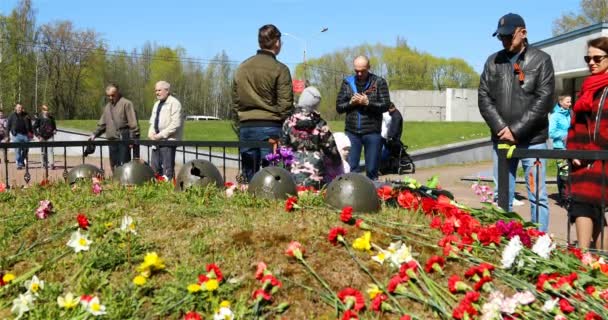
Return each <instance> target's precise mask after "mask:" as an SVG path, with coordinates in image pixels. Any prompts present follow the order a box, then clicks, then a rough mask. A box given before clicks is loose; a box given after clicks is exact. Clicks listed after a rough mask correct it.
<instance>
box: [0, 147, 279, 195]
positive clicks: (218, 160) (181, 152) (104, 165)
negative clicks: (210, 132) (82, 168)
mask: <svg viewBox="0 0 608 320" xmlns="http://www.w3.org/2000/svg"><path fill="white" fill-rule="evenodd" d="M111 145H126V146H132V148H131V150H134V152H133V158H140V159H144V160H149V159H150V155H151V149H152V148H153V147H156V146H172V147H176V165H177V164H178V163H179V162H178V161H179V159H181V163H182V164H183V163H186V162H187V161H190V160H193V159H204V160H208V161H210V162H212V163H214V164H215V165H216V167H218V169H220V172H222V176H223V177H224V180H226V168H227V167H230V168H234V169H236V171H237V173H238V172H239V171H240V165H241V157H240V153H239V152H238V150H239V148H259V147H268V146H269V144H268V143H267V142H230V141H152V140H95V141H86V140H84V141H45V142H20V143H14V142H11V143H0V158H1V161H2V163H3V165H4V168H3V170H2V172H1V173H0V181H2V180H4V184H5V185H6V187H8V188H10V187H15V186H19V185H20V184H19V183H18V181H20V180H21V178H22V179H23V182H24V183H25V184H26V185H27V184H30V183H31V182H35V181H32V180H33V179H35V177H33V176H32V172H33V171H36V173H37V177H38V178H41V179H44V180H48V179H49V178H50V177H53V176H56V175H52V174H50V172H49V171H50V170H52V167H53V166H56V167H58V168H62V170H63V171H62V172H61V176H62V177H63V179H67V177H68V172H69V169H70V168H71V167H74V166H76V165H79V164H82V163H90V164H93V165H96V166H97V167H99V168H100V169H101V170H102V171H103V172H108V169H110V168H109V160H108V158H109V157H108V155H109V150H108V147H109V146H111ZM87 146H95V152H94V153H93V154H90V155H88V156H85V149H86V148H87ZM20 148H26V149H27V150H28V151H27V152H26V156H25V159H26V161H24V162H25V163H24V167H23V168H22V169H23V176H22V177H19V176H20V175H21V174H20V171H15V170H11V168H13V167H14V168H15V169H16V168H17V164H16V163H15V161H12V160H13V159H15V156H16V154H15V155H10V156H9V150H12V151H14V152H17V150H18V149H20ZM50 148H53V152H54V155H55V158H57V157H60V158H61V159H60V160H59V161H54V163H52V164H51V163H49V162H48V155H49V154H48V151H49V150H50ZM68 148H70V150H71V152H70V154H68ZM74 148H76V149H77V150H78V151H77V152H75V150H74ZM32 151H39V152H40V155H38V156H36V155H34V154H32ZM37 157H38V159H40V160H39V161H30V159H35V158H37ZM55 160H56V159H55ZM60 170H61V169H60ZM2 176H3V177H2ZM1 178H4V179H1ZM235 178H236V177H235ZM41 181H42V180H41Z"/></svg>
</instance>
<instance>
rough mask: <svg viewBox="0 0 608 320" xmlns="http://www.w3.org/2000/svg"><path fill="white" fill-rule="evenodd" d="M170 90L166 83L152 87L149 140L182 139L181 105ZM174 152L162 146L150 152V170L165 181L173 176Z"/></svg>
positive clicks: (171, 148) (160, 82) (174, 148)
mask: <svg viewBox="0 0 608 320" xmlns="http://www.w3.org/2000/svg"><path fill="white" fill-rule="evenodd" d="M170 90H171V85H170V84H169V83H168V82H166V81H159V82H157V83H156V86H155V87H154V92H155V93H156V99H157V101H156V102H155V103H154V107H153V108H152V115H151V116H150V129H149V130H148V138H149V139H150V140H156V141H167V140H181V139H182V137H183V131H184V117H183V112H182V104H181V103H180V102H179V100H177V99H176V98H175V97H173V96H172V95H171V91H170ZM175 150H176V147H163V146H156V147H154V148H153V150H152V159H151V165H152V169H154V172H155V173H156V174H158V175H162V176H164V177H165V179H167V180H172V179H173V177H174V176H175Z"/></svg>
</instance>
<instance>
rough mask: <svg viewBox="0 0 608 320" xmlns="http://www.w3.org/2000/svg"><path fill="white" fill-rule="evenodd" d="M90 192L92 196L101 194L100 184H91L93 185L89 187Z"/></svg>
mask: <svg viewBox="0 0 608 320" xmlns="http://www.w3.org/2000/svg"><path fill="white" fill-rule="evenodd" d="M91 191H92V192H93V194H96V195H99V194H101V191H103V188H102V187H101V183H99V182H97V183H96V182H93V185H92V186H91Z"/></svg>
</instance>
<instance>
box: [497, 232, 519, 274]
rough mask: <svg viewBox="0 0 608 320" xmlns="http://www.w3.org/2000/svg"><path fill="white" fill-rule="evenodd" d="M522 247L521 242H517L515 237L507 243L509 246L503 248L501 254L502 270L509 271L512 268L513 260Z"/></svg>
mask: <svg viewBox="0 0 608 320" xmlns="http://www.w3.org/2000/svg"><path fill="white" fill-rule="evenodd" d="M523 248H524V247H523V245H522V243H521V240H519V236H518V235H516V236H514V237H513V238H511V240H510V241H509V244H507V246H506V247H505V250H504V251H503V252H502V267H503V269H509V268H511V266H513V263H514V262H515V259H516V258H517V256H518V255H519V252H520V251H521V249H523Z"/></svg>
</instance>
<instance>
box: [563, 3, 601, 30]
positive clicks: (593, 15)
mask: <svg viewBox="0 0 608 320" xmlns="http://www.w3.org/2000/svg"><path fill="white" fill-rule="evenodd" d="M606 21H608V0H581V2H580V12H579V13H575V12H572V11H570V12H566V13H563V14H562V16H561V17H559V18H558V19H555V20H554V21H553V35H554V36H557V35H560V34H562V33H566V32H569V31H572V30H576V29H579V28H583V27H586V26H589V25H592V24H594V23H599V22H606Z"/></svg>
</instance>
